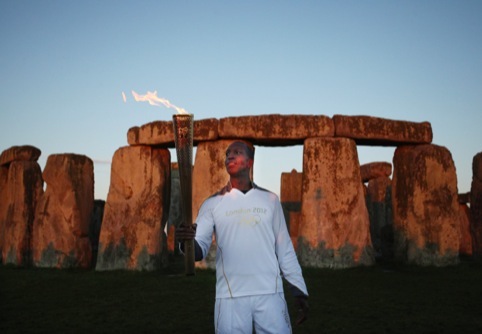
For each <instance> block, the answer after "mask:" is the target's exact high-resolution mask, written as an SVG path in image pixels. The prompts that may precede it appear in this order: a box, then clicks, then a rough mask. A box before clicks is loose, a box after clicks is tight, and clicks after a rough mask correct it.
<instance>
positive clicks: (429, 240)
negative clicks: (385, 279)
mask: <svg viewBox="0 0 482 334" xmlns="http://www.w3.org/2000/svg"><path fill="white" fill-rule="evenodd" d="M393 165H394V173H393V180H392V201H393V224H394V226H393V227H394V255H395V258H396V259H397V260H401V261H404V262H408V263H410V264H416V265H423V266H424V265H435V266H444V265H451V264H456V263H458V255H459V247H460V223H459V204H458V201H457V176H456V174H455V166H454V162H453V160H452V155H451V154H450V152H449V151H448V150H447V149H446V148H445V147H441V146H437V145H418V146H402V147H398V148H397V149H396V150H395V156H394V158H393Z"/></svg>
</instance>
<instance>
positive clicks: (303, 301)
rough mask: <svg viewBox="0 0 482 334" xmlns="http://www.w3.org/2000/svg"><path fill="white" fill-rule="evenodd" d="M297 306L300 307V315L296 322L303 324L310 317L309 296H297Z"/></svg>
mask: <svg viewBox="0 0 482 334" xmlns="http://www.w3.org/2000/svg"><path fill="white" fill-rule="evenodd" d="M295 300H296V306H297V308H298V317H297V318H296V324H297V325H301V324H302V323H303V322H305V321H306V319H308V312H309V310H310V306H309V305H308V298H307V297H305V296H299V297H295Z"/></svg>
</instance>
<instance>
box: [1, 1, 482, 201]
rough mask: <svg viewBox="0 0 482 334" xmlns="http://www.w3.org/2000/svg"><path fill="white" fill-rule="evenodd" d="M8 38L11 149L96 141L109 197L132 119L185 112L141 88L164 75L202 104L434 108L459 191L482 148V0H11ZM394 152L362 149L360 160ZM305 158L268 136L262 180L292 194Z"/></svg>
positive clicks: (171, 96)
mask: <svg viewBox="0 0 482 334" xmlns="http://www.w3.org/2000/svg"><path fill="white" fill-rule="evenodd" d="M0 48H1V52H0V88H1V89H0V152H1V151H3V150H5V149H8V148H9V147H11V146H17V145H33V146H35V147H37V148H39V149H40V150H41V151H42V155H41V157H40V159H39V164H40V166H41V167H42V169H43V168H44V166H45V163H46V160H47V157H48V156H49V155H51V154H58V153H76V154H83V155H86V156H88V157H89V158H91V159H92V160H93V161H94V173H95V198H96V199H106V197H107V193H108V187H109V182H110V168H111V164H110V163H111V160H112V157H113V155H114V152H115V151H116V150H117V149H118V148H120V147H123V146H127V145H128V144H127V131H128V130H129V128H131V127H133V126H140V125H143V124H146V123H149V122H152V121H156V120H163V121H166V120H171V119H172V114H173V113H175V111H174V110H172V109H168V108H165V107H154V106H150V105H149V104H148V103H139V102H135V101H134V99H133V97H132V94H131V91H135V92H137V93H139V94H145V93H147V91H157V93H158V96H159V97H163V98H166V99H168V100H170V101H171V102H172V103H173V104H175V105H177V106H179V107H182V108H184V109H186V110H187V111H188V112H190V113H193V114H194V117H195V119H204V118H218V119H219V118H223V117H230V116H242V115H262V114H307V115H326V116H329V117H331V116H333V115H335V114H342V115H368V116H376V117H382V118H388V119H395V120H407V121H414V122H422V121H428V122H430V123H431V125H432V130H433V143H434V144H437V145H441V146H444V147H446V148H448V149H449V150H450V152H451V153H452V157H453V159H454V162H455V166H456V169H457V176H458V190H459V192H460V193H464V192H468V191H469V190H470V183H471V180H472V159H473V157H474V155H475V154H477V153H478V152H481V151H482V1H475V0H474V1H464V0H461V1H455V0H453V1H445V0H436V1H423V0H422V1H415V0H414V1H283V0H281V1H239V0H238V1H226V0H225V1H210V0H206V1H182V0H181V1H122V0H120V1H119V0H118V1H107V0H106V1H85V0H83V1H60V0H58V1H49V0H44V1H34V0H26V1H13V0H0ZM122 92H125V93H126V97H127V101H126V102H124V101H123V98H122ZM393 152H394V148H393V147H391V148H376V147H368V146H366V147H359V150H358V154H359V159H360V163H361V164H363V163H367V162H373V161H388V162H392V159H393ZM171 154H172V156H171V159H172V161H176V155H175V152H174V150H171ZM292 169H296V170H298V171H301V169H302V147H301V146H293V147H283V148H267V147H257V149H256V163H255V167H254V179H255V182H256V183H257V184H258V185H260V186H261V187H264V188H268V189H270V190H272V191H274V192H276V193H278V194H279V186H280V177H281V173H282V172H290V171H291V170H292Z"/></svg>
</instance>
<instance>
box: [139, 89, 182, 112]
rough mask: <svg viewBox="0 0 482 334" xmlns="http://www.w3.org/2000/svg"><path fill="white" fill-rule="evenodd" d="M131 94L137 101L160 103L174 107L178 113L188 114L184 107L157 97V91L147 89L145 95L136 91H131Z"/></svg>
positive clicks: (157, 104) (155, 104)
mask: <svg viewBox="0 0 482 334" xmlns="http://www.w3.org/2000/svg"><path fill="white" fill-rule="evenodd" d="M132 96H134V99H135V100H136V101H137V102H149V104H150V105H151V106H160V105H161V104H163V105H164V106H165V107H167V108H172V109H176V111H177V112H178V113H180V114H188V112H187V111H186V110H185V109H183V108H180V107H177V106H175V105H174V104H172V103H171V102H169V101H168V100H166V99H164V98H162V97H158V96H157V91H153V92H149V91H148V92H147V94H145V95H139V94H137V93H136V92H134V91H132Z"/></svg>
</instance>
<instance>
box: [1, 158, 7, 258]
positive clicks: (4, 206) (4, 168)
mask: <svg viewBox="0 0 482 334" xmlns="http://www.w3.org/2000/svg"><path fill="white" fill-rule="evenodd" d="M7 180H8V167H7V166H1V165H0V263H3V255H2V254H3V240H4V236H5V220H6V214H7V209H8V189H7Z"/></svg>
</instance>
